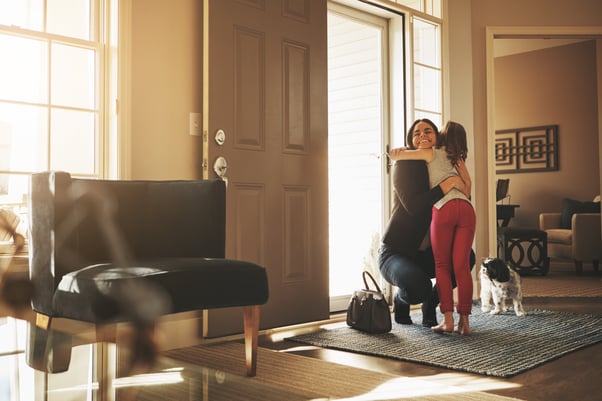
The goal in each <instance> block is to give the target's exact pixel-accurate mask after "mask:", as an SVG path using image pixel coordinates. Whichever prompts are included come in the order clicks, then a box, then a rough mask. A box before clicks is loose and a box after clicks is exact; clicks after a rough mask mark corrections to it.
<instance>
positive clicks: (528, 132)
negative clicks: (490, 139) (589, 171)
mask: <svg viewBox="0 0 602 401" xmlns="http://www.w3.org/2000/svg"><path fill="white" fill-rule="evenodd" d="M495 166H496V173H498V174H512V173H532V172H537V171H554V170H558V125H545V126H541V127H528V128H516V129H504V130H498V131H495Z"/></svg>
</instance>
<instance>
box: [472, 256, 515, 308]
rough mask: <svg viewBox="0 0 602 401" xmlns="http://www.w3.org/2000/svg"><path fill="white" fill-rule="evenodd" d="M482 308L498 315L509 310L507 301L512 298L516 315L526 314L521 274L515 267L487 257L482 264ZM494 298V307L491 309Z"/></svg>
mask: <svg viewBox="0 0 602 401" xmlns="http://www.w3.org/2000/svg"><path fill="white" fill-rule="evenodd" d="M480 278H481V310H482V311H483V312H489V311H491V312H490V313H491V314H492V315H498V314H500V313H502V312H506V311H507V310H508V306H507V304H506V302H507V301H508V300H512V302H513V304H514V313H516V316H525V315H526V313H525V310H524V309H523V303H522V302H523V291H522V289H521V282H520V275H519V274H518V272H517V271H516V270H514V268H512V267H510V266H508V265H507V264H506V262H504V261H503V260H502V259H498V258H487V259H485V260H484V261H483V263H482V264H481V272H480ZM492 299H493V305H494V309H493V310H491V300H492Z"/></svg>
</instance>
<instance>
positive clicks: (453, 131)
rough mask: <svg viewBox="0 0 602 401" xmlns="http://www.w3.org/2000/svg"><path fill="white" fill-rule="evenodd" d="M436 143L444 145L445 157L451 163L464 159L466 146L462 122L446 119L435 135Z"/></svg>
mask: <svg viewBox="0 0 602 401" xmlns="http://www.w3.org/2000/svg"><path fill="white" fill-rule="evenodd" d="M437 145H438V146H445V151H446V153H447V158H448V159H449V160H451V162H452V163H453V164H456V163H457V162H458V161H459V160H460V159H462V161H464V160H466V156H467V155H468V146H467V145H466V130H465V129H464V127H463V126H462V124H459V123H457V122H454V121H448V122H447V124H445V127H444V128H443V130H441V134H440V135H439V136H438V137H437Z"/></svg>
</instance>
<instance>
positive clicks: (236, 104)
mask: <svg viewBox="0 0 602 401" xmlns="http://www.w3.org/2000/svg"><path fill="white" fill-rule="evenodd" d="M203 12H204V27H203V43H204V51H203V55H204V63H203V64H204V67H203V68H204V71H203V92H204V93H203V136H204V137H203V148H204V149H203V158H204V161H203V176H204V178H215V177H217V174H218V173H219V174H220V175H222V176H223V179H225V180H226V181H227V222H226V256H227V257H228V258H235V259H242V260H248V261H252V262H255V263H258V264H260V265H263V266H265V267H266V269H267V271H268V280H269V286H270V298H269V301H268V303H267V304H266V305H265V306H263V307H262V309H261V328H264V329H265V328H273V327H279V326H284V325H290V324H296V323H302V322H308V321H315V320H322V319H326V318H328V313H329V304H328V297H329V292H328V291H329V290H328V170H327V169H328V160H327V159H328V150H327V144H328V134H327V115H328V110H327V50H326V49H327V43H326V14H327V13H326V0H319V1H316V0H205V1H204V9H203ZM216 161H218V165H220V162H221V168H220V167H217V168H215V169H214V166H215V163H216ZM216 171H217V172H218V173H216ZM240 316H241V311H240V310H239V309H238V308H233V309H230V310H211V311H208V312H206V313H205V319H204V325H203V333H204V335H206V336H216V335H222V334H227V333H234V332H240V331H242V323H241V322H242V319H241V318H240Z"/></svg>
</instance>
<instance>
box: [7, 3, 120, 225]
mask: <svg viewBox="0 0 602 401" xmlns="http://www.w3.org/2000/svg"><path fill="white" fill-rule="evenodd" d="M113 3H116V1H113V2H111V1H106V2H103V1H100V0H19V1H0V57H2V63H0V205H1V206H2V207H5V208H6V207H7V208H12V209H13V210H14V211H15V212H17V213H18V214H24V212H25V203H26V194H27V193H28V176H29V174H30V173H32V172H35V171H42V170H64V171H68V172H70V173H72V174H73V175H79V176H90V177H100V176H103V175H104V171H105V169H106V168H105V164H106V159H105V155H104V152H103V149H104V148H105V146H106V138H107V135H106V132H105V131H106V128H105V127H107V126H108V124H106V123H105V121H108V118H107V113H106V110H105V109H106V108H105V107H104V105H105V102H104V101H103V99H104V94H105V92H107V91H108V90H109V89H108V88H109V86H108V85H107V79H106V78H107V77H108V74H107V71H105V67H104V66H105V65H109V63H107V61H108V60H107V57H106V54H105V52H106V48H107V46H106V44H107V43H108V37H109V34H108V32H112V31H110V30H109V29H107V28H108V27H109V25H108V22H109V18H108V15H109V12H108V10H109V9H110V7H111V5H114V4H113Z"/></svg>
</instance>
